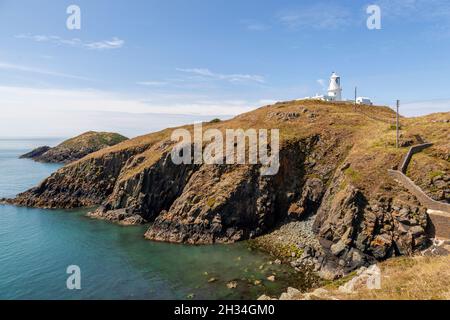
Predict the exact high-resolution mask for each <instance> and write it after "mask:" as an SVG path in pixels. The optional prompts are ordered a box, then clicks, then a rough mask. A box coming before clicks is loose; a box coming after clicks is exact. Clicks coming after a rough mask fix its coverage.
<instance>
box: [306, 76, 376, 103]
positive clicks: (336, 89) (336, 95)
mask: <svg viewBox="0 0 450 320" xmlns="http://www.w3.org/2000/svg"><path fill="white" fill-rule="evenodd" d="M303 99H310V100H322V101H344V100H343V99H342V87H341V77H340V76H339V75H337V74H336V72H333V73H332V74H331V77H330V84H329V85H328V91H327V94H326V95H323V94H321V95H319V94H316V95H315V96H313V97H306V98H303ZM303 99H300V100H303ZM347 101H348V102H353V103H355V102H356V104H359V105H369V106H371V105H373V103H372V100H371V99H370V98H367V97H358V98H357V99H356V101H355V100H347Z"/></svg>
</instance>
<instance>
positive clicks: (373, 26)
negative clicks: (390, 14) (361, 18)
mask: <svg viewBox="0 0 450 320" xmlns="http://www.w3.org/2000/svg"><path fill="white" fill-rule="evenodd" d="M366 13H367V14H368V15H369V17H368V18H367V22H366V25H367V29H369V30H381V8H380V6H378V5H376V4H372V5H370V6H368V7H367V10H366Z"/></svg>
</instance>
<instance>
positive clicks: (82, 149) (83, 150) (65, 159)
mask: <svg viewBox="0 0 450 320" xmlns="http://www.w3.org/2000/svg"><path fill="white" fill-rule="evenodd" d="M127 139H128V138H126V137H124V136H121V135H120V134H117V133H109V132H93V131H90V132H86V133H83V134H82V135H80V136H77V137H75V138H72V139H69V140H66V141H64V142H63V143H61V144H59V145H58V146H56V147H54V148H50V147H48V146H44V147H39V148H36V149H34V150H32V151H31V152H29V153H26V154H24V155H22V156H20V158H21V159H33V160H35V161H39V162H48V163H70V162H73V161H76V160H79V159H81V158H83V157H85V156H86V155H88V154H90V153H92V152H95V151H98V150H100V149H103V148H107V147H111V146H114V145H116V144H118V143H120V142H123V141H125V140H127Z"/></svg>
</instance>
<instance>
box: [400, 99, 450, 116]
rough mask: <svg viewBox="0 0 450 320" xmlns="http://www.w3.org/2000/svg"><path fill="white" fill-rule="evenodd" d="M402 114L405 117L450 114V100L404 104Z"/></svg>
mask: <svg viewBox="0 0 450 320" xmlns="http://www.w3.org/2000/svg"><path fill="white" fill-rule="evenodd" d="M400 112H401V114H402V115H405V116H422V115H426V114H430V113H436V112H450V99H447V100H445V99H442V100H428V101H417V102H408V103H402V105H401V109H400Z"/></svg>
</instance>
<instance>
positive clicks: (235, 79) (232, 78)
mask: <svg viewBox="0 0 450 320" xmlns="http://www.w3.org/2000/svg"><path fill="white" fill-rule="evenodd" d="M177 71H180V72H185V73H189V74H194V75H197V76H201V77H204V78H210V79H215V80H225V81H229V82H232V83H239V82H257V83H265V82H266V81H265V78H264V77H263V76H260V75H252V74H222V73H215V72H212V71H210V70H209V69H202V68H191V69H182V68H178V69H177Z"/></svg>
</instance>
